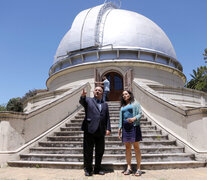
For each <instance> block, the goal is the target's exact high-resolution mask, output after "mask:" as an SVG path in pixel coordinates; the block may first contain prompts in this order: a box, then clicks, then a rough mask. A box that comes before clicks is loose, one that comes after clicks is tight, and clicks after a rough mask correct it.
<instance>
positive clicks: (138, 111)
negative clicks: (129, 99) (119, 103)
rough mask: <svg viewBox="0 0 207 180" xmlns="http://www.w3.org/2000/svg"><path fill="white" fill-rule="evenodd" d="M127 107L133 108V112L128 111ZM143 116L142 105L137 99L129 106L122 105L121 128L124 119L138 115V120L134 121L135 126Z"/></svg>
mask: <svg viewBox="0 0 207 180" xmlns="http://www.w3.org/2000/svg"><path fill="white" fill-rule="evenodd" d="M126 109H132V111H133V112H132V113H130V112H129V111H126ZM126 113H127V114H126ZM123 116H124V117H123ZM141 116H142V109H141V107H140V104H139V103H137V102H136V101H135V102H133V103H132V104H129V105H127V106H124V107H121V109H120V115H119V129H121V128H122V126H123V124H122V123H123V120H126V119H127V118H133V117H136V120H135V121H134V122H133V125H134V126H138V125H139V124H140V121H139V119H140V118H141Z"/></svg>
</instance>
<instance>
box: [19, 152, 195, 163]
mask: <svg viewBox="0 0 207 180" xmlns="http://www.w3.org/2000/svg"><path fill="white" fill-rule="evenodd" d="M141 156H142V162H148V161H151V162H166V161H191V160H193V158H194V155H193V154H190V153H172V154H142V155H141ZM132 158H135V155H134V154H132ZM20 159H21V160H24V161H60V162H83V154H33V153H30V154H20ZM107 161H112V162H120V161H121V162H125V161H126V156H125V154H104V155H103V158H102V162H107Z"/></svg>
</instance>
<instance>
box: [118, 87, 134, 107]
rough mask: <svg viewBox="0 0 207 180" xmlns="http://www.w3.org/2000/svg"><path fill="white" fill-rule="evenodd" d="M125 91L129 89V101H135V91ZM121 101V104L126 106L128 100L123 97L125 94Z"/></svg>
mask: <svg viewBox="0 0 207 180" xmlns="http://www.w3.org/2000/svg"><path fill="white" fill-rule="evenodd" d="M124 91H127V92H128V93H129V95H130V98H129V102H130V103H133V102H134V95H133V93H132V92H131V91H128V90H124ZM124 91H123V92H124ZM123 92H122V93H123ZM120 101H121V106H125V105H126V101H125V100H124V98H123V94H121V98H120Z"/></svg>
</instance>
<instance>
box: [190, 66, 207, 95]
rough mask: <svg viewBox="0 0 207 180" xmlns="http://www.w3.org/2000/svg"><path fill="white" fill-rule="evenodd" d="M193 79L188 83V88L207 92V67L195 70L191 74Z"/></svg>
mask: <svg viewBox="0 0 207 180" xmlns="http://www.w3.org/2000/svg"><path fill="white" fill-rule="evenodd" d="M190 75H191V77H192V79H191V80H190V81H189V82H188V83H187V85H186V87H187V88H191V89H196V90H200V91H204V92H207V67H206V66H201V67H198V68H197V71H196V70H193V74H190Z"/></svg>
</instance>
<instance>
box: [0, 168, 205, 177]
mask: <svg viewBox="0 0 207 180" xmlns="http://www.w3.org/2000/svg"><path fill="white" fill-rule="evenodd" d="M143 172H144V174H142V176H141V177H135V176H133V175H129V176H125V175H123V174H122V171H120V170H115V171H114V172H110V173H106V174H105V175H104V176H100V175H94V176H92V177H85V176H84V172H83V170H68V169H47V168H13V167H6V168H0V180H82V179H83V180H84V179H85V180H95V179H98V180H131V179H141V180H207V167H206V168H195V169H169V170H143Z"/></svg>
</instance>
